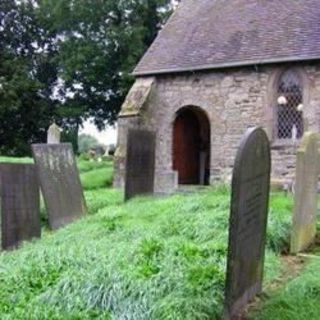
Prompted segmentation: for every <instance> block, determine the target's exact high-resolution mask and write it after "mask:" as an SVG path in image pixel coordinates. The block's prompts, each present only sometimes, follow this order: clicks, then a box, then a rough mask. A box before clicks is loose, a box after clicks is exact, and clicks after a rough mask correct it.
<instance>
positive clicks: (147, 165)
mask: <svg viewBox="0 0 320 320" xmlns="http://www.w3.org/2000/svg"><path fill="white" fill-rule="evenodd" d="M155 142H156V136H155V133H154V132H151V131H147V130H129V132H128V139H127V156H126V177H125V200H128V199H130V198H132V197H134V196H137V195H144V194H152V193H153V192H154V170H155Z"/></svg>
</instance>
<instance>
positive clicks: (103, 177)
mask: <svg viewBox="0 0 320 320" xmlns="http://www.w3.org/2000/svg"><path fill="white" fill-rule="evenodd" d="M80 179H81V184H82V186H83V188H84V189H85V190H93V189H101V188H108V187H111V186H112V179H113V172H112V168H109V167H107V166H105V167H104V168H100V169H94V170H91V171H87V172H84V173H81V174H80Z"/></svg>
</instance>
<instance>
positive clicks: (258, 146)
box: [225, 128, 271, 319]
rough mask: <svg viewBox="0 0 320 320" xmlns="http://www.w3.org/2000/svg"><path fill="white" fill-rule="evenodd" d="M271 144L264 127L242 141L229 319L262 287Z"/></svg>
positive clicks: (236, 183) (231, 234)
mask: <svg viewBox="0 0 320 320" xmlns="http://www.w3.org/2000/svg"><path fill="white" fill-rule="evenodd" d="M270 171H271V156H270V144H269V140H268V137H267V135H266V133H265V131H264V130H263V129H262V128H253V129H249V130H248V131H247V133H246V134H245V136H244V138H243V139H242V142H241V144H240V147H239V150H238V153H237V156H236V160H235V165H234V170H233V178H232V197H231V214H230V226H229V248H228V262H227V278H226V296H225V319H233V318H234V317H235V316H237V315H238V314H239V313H241V311H242V310H243V309H244V308H245V306H246V305H247V304H248V303H249V302H250V301H251V300H252V299H253V298H254V297H255V296H256V295H257V294H259V293H260V292H261V290H262V278H263V265H264V253H265V241H266V228H267V217H268V203H269V190H270Z"/></svg>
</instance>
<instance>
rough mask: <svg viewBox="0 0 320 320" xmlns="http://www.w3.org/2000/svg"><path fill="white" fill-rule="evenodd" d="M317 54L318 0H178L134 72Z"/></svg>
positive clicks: (193, 68) (314, 56)
mask: <svg viewBox="0 0 320 320" xmlns="http://www.w3.org/2000/svg"><path fill="white" fill-rule="evenodd" d="M318 58H320V0H182V3H181V5H180V6H179V8H178V9H177V10H176V12H175V13H174V14H173V15H172V17H171V18H170V19H169V21H168V23H167V25H166V26H165V27H164V29H163V30H162V31H161V32H160V33H159V35H158V37H157V38H156V40H155V41H154V43H153V44H152V45H151V47H150V48H149V50H148V51H147V53H146V54H145V55H144V57H143V58H142V60H141V61H140V63H139V64H138V66H137V67H136V69H135V71H134V74H135V75H147V74H159V73H171V72H183V71H196V70H207V69H215V68H221V67H231V66H243V65H253V64H262V63H271V62H272V63H274V62H282V61H301V60H313V59H318Z"/></svg>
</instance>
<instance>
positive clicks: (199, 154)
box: [172, 106, 211, 185]
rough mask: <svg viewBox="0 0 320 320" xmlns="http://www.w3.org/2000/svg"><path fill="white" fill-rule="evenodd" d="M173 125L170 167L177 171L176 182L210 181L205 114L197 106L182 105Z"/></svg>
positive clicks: (209, 138)
mask: <svg viewBox="0 0 320 320" xmlns="http://www.w3.org/2000/svg"><path fill="white" fill-rule="evenodd" d="M172 127H173V130H172V132H173V133H172V134H173V138H172V167H173V170H175V171H177V172H178V183H179V184H193V185H207V184H209V180H210V155H211V152H210V149H211V127H210V120H209V117H208V115H207V113H206V112H205V111H204V110H203V109H202V108H200V107H196V106H185V107H182V108H180V109H179V110H178V111H177V112H176V113H175V117H174V121H173V124H172Z"/></svg>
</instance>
